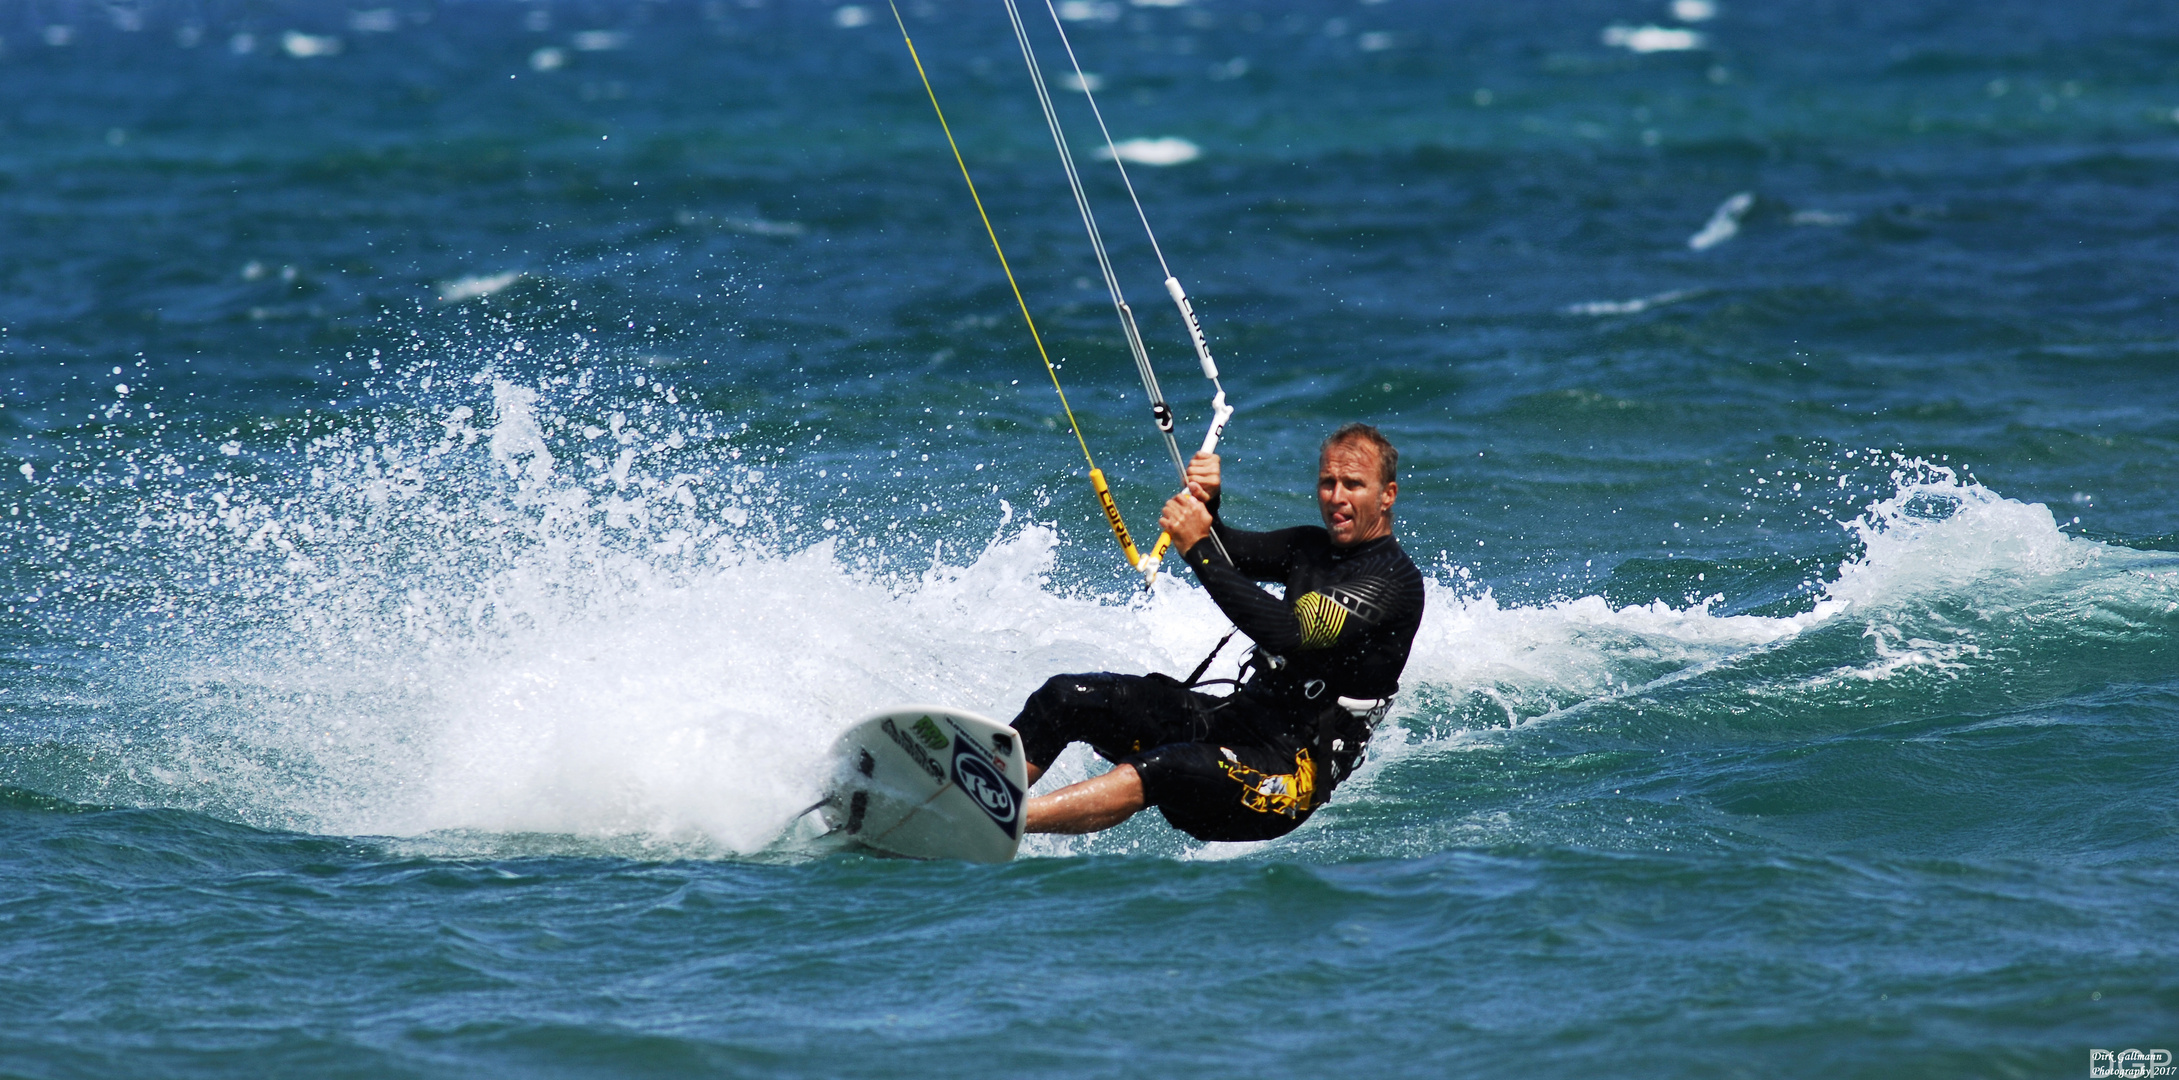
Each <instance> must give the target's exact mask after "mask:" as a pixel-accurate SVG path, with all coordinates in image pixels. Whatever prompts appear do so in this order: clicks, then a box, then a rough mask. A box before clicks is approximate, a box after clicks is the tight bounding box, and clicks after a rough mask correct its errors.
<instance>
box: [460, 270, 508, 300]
mask: <svg viewBox="0 0 2179 1080" xmlns="http://www.w3.org/2000/svg"><path fill="white" fill-rule="evenodd" d="M521 279H522V271H520V270H509V271H507V272H506V273H504V274H480V275H475V276H471V277H462V278H455V279H454V280H452V281H445V282H441V283H440V284H439V302H440V303H444V304H455V303H460V302H461V301H463V300H474V299H476V298H477V297H479V296H490V295H492V294H493V293H496V292H498V291H500V290H501V289H504V288H506V287H507V286H509V285H512V284H514V283H515V282H517V281H520V280H521Z"/></svg>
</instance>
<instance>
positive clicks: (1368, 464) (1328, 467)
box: [1316, 439, 1400, 547]
mask: <svg viewBox="0 0 2179 1080" xmlns="http://www.w3.org/2000/svg"><path fill="white" fill-rule="evenodd" d="M1382 476H1383V472H1382V471H1381V470H1380V469H1379V467H1378V462H1377V448H1376V447H1375V446H1372V445H1370V444H1369V443H1366V442H1363V441H1361V440H1358V439H1357V440H1349V441H1347V442H1343V443H1335V444H1333V445H1332V447H1331V448H1330V449H1328V450H1326V451H1325V452H1324V457H1323V458H1322V459H1321V460H1320V461H1318V462H1317V472H1316V506H1317V512H1318V513H1320V514H1322V515H1324V527H1325V528H1326V529H1329V530H1331V534H1332V543H1333V544H1335V545H1337V546H1339V547H1347V546H1349V545H1352V544H1360V543H1363V542H1366V541H1370V540H1375V539H1377V538H1378V537H1380V536H1390V535H1392V516H1391V515H1392V503H1393V500H1395V499H1397V498H1399V495H1400V485H1399V482H1398V481H1394V482H1393V483H1390V484H1387V483H1385V482H1384V481H1383V480H1382V479H1380V477H1382Z"/></svg>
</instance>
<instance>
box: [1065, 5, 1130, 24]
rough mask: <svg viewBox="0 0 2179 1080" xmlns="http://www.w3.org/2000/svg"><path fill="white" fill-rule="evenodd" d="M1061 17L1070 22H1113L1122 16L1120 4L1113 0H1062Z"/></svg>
mask: <svg viewBox="0 0 2179 1080" xmlns="http://www.w3.org/2000/svg"><path fill="white" fill-rule="evenodd" d="M1059 17H1060V18H1062V19H1065V20H1067V21H1068V22H1111V21H1112V20H1114V19H1117V18H1119V17H1120V5H1119V4H1117V3H1113V2H1111V0H1060V4H1059Z"/></svg>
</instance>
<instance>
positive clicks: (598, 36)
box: [568, 30, 628, 52]
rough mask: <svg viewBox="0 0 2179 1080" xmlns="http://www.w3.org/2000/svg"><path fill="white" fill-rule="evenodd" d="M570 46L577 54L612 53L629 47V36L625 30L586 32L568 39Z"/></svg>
mask: <svg viewBox="0 0 2179 1080" xmlns="http://www.w3.org/2000/svg"><path fill="white" fill-rule="evenodd" d="M568 44H570V45H573V46H574V47H575V51H576V52H610V51H612V50H614V49H625V48H627V47H628V34H627V32H626V31H623V30H584V31H581V32H580V33H577V34H575V35H573V36H572V37H570V38H568Z"/></svg>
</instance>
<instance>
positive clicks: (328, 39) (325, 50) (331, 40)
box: [280, 30, 343, 60]
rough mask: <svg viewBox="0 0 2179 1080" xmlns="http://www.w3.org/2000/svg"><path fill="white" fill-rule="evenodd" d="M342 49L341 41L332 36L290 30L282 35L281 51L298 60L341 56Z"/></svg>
mask: <svg viewBox="0 0 2179 1080" xmlns="http://www.w3.org/2000/svg"><path fill="white" fill-rule="evenodd" d="M342 47H343V46H342V43H341V39H339V38H337V37H334V36H332V35H330V34H305V33H303V32H302V31H300V30H290V31H288V32H287V33H285V34H282V35H280V49H281V51H282V52H285V53H287V54H288V55H289V56H292V57H294V58H296V59H298V60H308V59H311V58H312V57H318V56H339V55H340V53H341V49H342Z"/></svg>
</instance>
